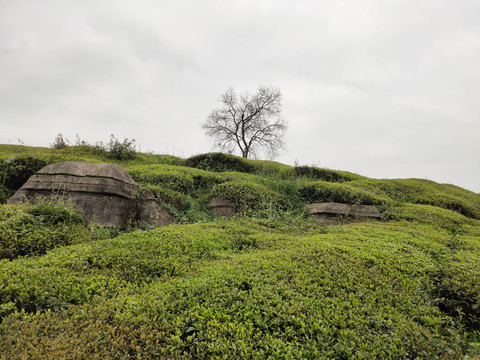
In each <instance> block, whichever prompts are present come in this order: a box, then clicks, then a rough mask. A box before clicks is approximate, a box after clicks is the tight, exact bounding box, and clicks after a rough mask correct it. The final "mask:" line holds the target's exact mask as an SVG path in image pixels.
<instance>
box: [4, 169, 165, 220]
mask: <svg viewBox="0 0 480 360" xmlns="http://www.w3.org/2000/svg"><path fill="white" fill-rule="evenodd" d="M137 193H138V185H137V184H136V183H135V181H134V180H133V179H132V178H131V177H130V176H129V175H128V174H127V172H126V171H125V170H124V169H123V168H122V167H121V166H119V165H115V164H104V163H86V162H78V161H65V162H61V163H55V164H50V165H47V166H45V167H44V168H42V169H40V170H39V171H38V172H37V173H35V174H34V175H32V176H31V177H30V179H28V181H27V182H26V183H25V184H24V185H23V186H22V187H21V188H20V189H19V190H18V191H17V192H16V193H15V194H14V195H13V196H12V197H11V198H10V199H9V201H8V203H9V204H16V203H21V202H29V203H34V202H36V201H38V200H39V199H47V200H48V199H55V198H60V199H62V200H64V201H65V202H67V203H71V204H72V205H73V206H74V207H76V208H78V209H79V210H81V211H82V212H83V213H84V214H85V218H86V220H87V221H88V222H90V223H91V222H95V223H98V224H100V225H102V226H114V227H117V228H120V229H124V228H125V227H126V226H127V224H128V222H129V221H130V220H132V219H135V218H137V215H138V220H140V221H146V222H147V223H151V224H152V225H153V226H163V225H166V224H169V223H171V222H173V218H172V217H171V216H170V215H169V214H168V213H166V211H165V210H164V209H163V208H161V205H160V204H158V203H156V201H155V199H154V197H153V195H151V196H144V199H143V200H144V201H143V202H142V201H137ZM154 203H155V204H154ZM160 208H161V210H160ZM137 212H138V214H137ZM159 218H162V221H159V220H158V219H159Z"/></svg>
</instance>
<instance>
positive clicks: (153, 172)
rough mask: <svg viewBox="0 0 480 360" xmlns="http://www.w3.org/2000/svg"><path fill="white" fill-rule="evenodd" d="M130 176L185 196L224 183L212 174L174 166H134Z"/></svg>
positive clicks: (130, 169)
mask: <svg viewBox="0 0 480 360" xmlns="http://www.w3.org/2000/svg"><path fill="white" fill-rule="evenodd" d="M126 170H127V172H128V174H129V175H130V176H131V177H132V178H133V179H134V180H135V181H136V182H139V183H144V184H149V185H158V186H162V187H164V188H169V189H172V190H175V191H178V192H181V193H184V194H189V193H193V192H196V191H198V190H200V189H204V190H205V189H209V188H211V187H212V186H213V185H214V184H217V183H220V182H222V181H224V180H223V179H222V178H221V177H219V176H217V175H215V174H212V173H210V172H207V171H204V170H199V169H191V168H188V167H182V166H174V165H158V164H152V165H132V166H127V167H126Z"/></svg>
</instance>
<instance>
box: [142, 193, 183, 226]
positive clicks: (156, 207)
mask: <svg viewBox="0 0 480 360" xmlns="http://www.w3.org/2000/svg"><path fill="white" fill-rule="evenodd" d="M137 217H138V220H139V221H143V222H145V223H147V225H148V226H149V227H154V228H155V227H162V226H166V225H169V224H172V223H173V222H174V219H173V217H172V216H171V215H170V214H169V213H168V212H167V211H166V210H165V209H164V208H163V206H162V205H161V204H160V203H159V202H158V201H157V200H156V199H155V196H154V195H153V193H152V192H151V191H150V190H144V191H143V192H142V195H141V196H140V202H139V204H138V209H137Z"/></svg>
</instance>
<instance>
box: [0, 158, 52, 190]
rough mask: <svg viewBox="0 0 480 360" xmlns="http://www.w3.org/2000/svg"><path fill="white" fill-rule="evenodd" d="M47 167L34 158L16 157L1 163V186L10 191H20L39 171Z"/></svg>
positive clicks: (44, 162)
mask: <svg viewBox="0 0 480 360" xmlns="http://www.w3.org/2000/svg"><path fill="white" fill-rule="evenodd" d="M45 165H47V162H46V161H45V160H42V159H39V158H37V157H34V156H25V157H16V158H14V159H11V160H4V161H1V162H0V184H1V185H4V186H5V187H7V188H8V189H10V190H18V189H19V188H20V187H21V186H22V185H23V184H24V183H26V182H27V180H28V179H29V178H30V176H32V175H33V174H35V173H36V172H37V171H38V170H40V169H41V168H43V167H44V166H45Z"/></svg>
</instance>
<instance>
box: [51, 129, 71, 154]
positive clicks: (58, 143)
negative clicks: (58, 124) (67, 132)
mask: <svg viewBox="0 0 480 360" xmlns="http://www.w3.org/2000/svg"><path fill="white" fill-rule="evenodd" d="M68 144H69V141H68V139H66V138H64V137H63V134H62V133H58V134H57V136H56V137H55V140H54V141H53V143H52V144H50V147H51V148H52V149H55V150H59V149H65V148H67V147H68Z"/></svg>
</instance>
